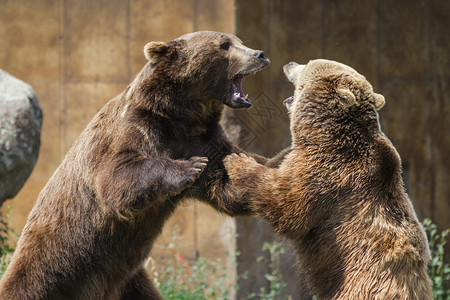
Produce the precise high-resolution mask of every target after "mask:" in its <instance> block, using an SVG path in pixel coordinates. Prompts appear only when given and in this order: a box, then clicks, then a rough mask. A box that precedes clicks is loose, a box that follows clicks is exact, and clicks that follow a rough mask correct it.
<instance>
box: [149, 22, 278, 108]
mask: <svg viewBox="0 0 450 300" xmlns="http://www.w3.org/2000/svg"><path fill="white" fill-rule="evenodd" d="M144 54H145V57H146V58H147V59H148V60H149V65H150V66H151V68H152V69H153V72H156V73H157V74H158V75H157V78H158V80H161V84H166V83H169V84H170V86H176V87H178V90H180V91H183V95H185V98H186V99H190V100H192V99H195V100H200V101H210V100H215V101H219V102H221V103H223V104H226V105H228V106H230V107H232V108H245V107H250V106H251V102H250V101H249V99H248V95H245V93H244V92H243V90H242V80H243V78H244V77H245V76H246V75H248V74H251V73H255V72H257V71H260V70H261V69H263V68H264V67H265V66H267V65H268V64H269V60H268V59H267V58H265V57H264V52H263V51H258V50H253V49H250V48H248V47H246V46H244V45H243V44H242V41H241V40H240V39H239V38H237V37H236V36H234V35H231V34H226V33H220V32H213V31H199V32H194V33H189V34H186V35H183V36H181V37H179V38H177V39H175V40H173V41H169V42H150V43H148V44H147V45H146V46H145V47H144Z"/></svg>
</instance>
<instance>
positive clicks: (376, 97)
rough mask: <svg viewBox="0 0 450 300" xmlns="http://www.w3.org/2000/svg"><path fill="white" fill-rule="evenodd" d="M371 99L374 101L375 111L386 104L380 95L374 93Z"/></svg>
mask: <svg viewBox="0 0 450 300" xmlns="http://www.w3.org/2000/svg"><path fill="white" fill-rule="evenodd" d="M373 98H374V100H375V109H376V110H380V109H381V108H382V107H383V106H384V103H386V102H385V100H384V96H383V95H381V94H377V93H374V97H373Z"/></svg>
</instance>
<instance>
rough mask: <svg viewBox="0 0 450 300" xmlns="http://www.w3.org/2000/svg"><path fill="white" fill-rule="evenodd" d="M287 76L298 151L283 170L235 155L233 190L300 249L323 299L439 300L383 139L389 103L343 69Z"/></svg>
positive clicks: (314, 68) (309, 69)
mask: <svg viewBox="0 0 450 300" xmlns="http://www.w3.org/2000/svg"><path fill="white" fill-rule="evenodd" d="M284 70H285V73H286V75H287V77H288V79H290V80H291V81H292V82H293V83H294V85H295V87H296V89H295V95H294V98H292V97H291V98H288V99H287V100H286V101H285V103H287V106H288V108H289V111H290V116H291V133H292V139H293V144H292V147H291V150H290V151H288V152H287V155H286V157H285V159H284V161H283V162H282V163H281V165H280V166H279V168H278V169H270V168H268V167H266V166H263V165H260V164H258V163H257V162H255V161H254V160H253V159H251V158H249V157H247V156H245V155H241V156H239V155H237V154H233V155H230V156H229V157H227V158H226V160H225V167H226V169H227V171H228V172H229V175H230V179H231V181H232V184H233V185H234V186H235V187H236V189H237V190H238V191H239V192H240V193H241V194H242V195H243V197H244V198H245V199H246V201H249V202H250V203H251V207H252V208H253V210H254V211H255V212H256V213H258V214H259V215H260V216H262V217H263V218H264V219H266V220H267V221H269V222H270V223H271V224H272V225H273V227H274V228H275V230H276V231H277V232H279V233H280V234H281V235H282V236H284V237H286V238H288V239H289V240H290V241H291V242H292V243H293V244H294V245H295V247H296V249H297V251H298V257H299V262H300V264H301V266H302V269H303V270H304V272H305V273H306V277H307V278H306V279H307V280H308V282H309V285H310V287H311V289H312V292H313V293H315V294H316V295H317V296H318V297H319V299H380V300H381V299H432V295H431V285H430V280H429V279H428V277H427V273H426V268H427V264H428V262H429V260H430V254H429V250H428V245H427V239H426V236H425V234H424V231H423V229H422V227H421V225H420V224H419V222H418V221H417V217H416V215H415V213H414V210H413V207H412V204H411V202H410V200H409V198H408V196H407V194H406V193H405V191H404V188H403V183H402V178H401V164H400V157H399V155H398V153H397V151H396V150H395V148H394V147H393V145H392V144H391V142H390V141H389V140H388V139H387V138H386V136H385V135H384V134H383V133H382V132H381V130H380V125H379V121H378V114H377V112H376V110H378V109H380V108H381V107H382V106H383V104H384V97H383V96H382V95H379V94H375V93H374V92H373V90H372V87H371V85H370V84H369V83H368V82H367V80H366V79H365V78H364V77H363V76H361V75H360V74H358V73H357V72H356V71H355V70H353V69H351V68H350V67H348V66H345V65H343V64H340V63H337V62H333V61H327V60H314V61H310V62H309V63H308V64H307V65H306V66H304V65H297V64H296V63H290V64H289V65H286V66H285V68H284Z"/></svg>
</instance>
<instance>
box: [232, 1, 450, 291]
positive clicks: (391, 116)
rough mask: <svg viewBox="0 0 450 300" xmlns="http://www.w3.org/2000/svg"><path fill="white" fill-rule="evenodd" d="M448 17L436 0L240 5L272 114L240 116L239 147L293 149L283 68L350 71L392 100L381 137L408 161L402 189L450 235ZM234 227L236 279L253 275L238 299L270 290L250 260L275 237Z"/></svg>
mask: <svg viewBox="0 0 450 300" xmlns="http://www.w3.org/2000/svg"><path fill="white" fill-rule="evenodd" d="M449 15H450V2H449V1H439V0H420V1H419V0H413V1H411V0H401V1H387V0H371V1H353V0H342V1H331V0H322V1H295V0H277V1H272V0H237V1H236V34H237V35H238V36H239V37H241V38H242V40H244V41H248V45H249V46H250V47H254V48H262V49H264V50H265V51H266V54H267V56H268V57H269V58H271V60H272V63H271V65H270V67H269V68H268V69H267V70H265V71H264V72H262V73H261V74H259V75H258V78H255V79H248V80H247V82H246V83H245V90H246V92H247V93H249V94H250V95H258V94H260V93H263V94H264V95H265V97H264V98H265V99H268V100H270V101H269V102H271V103H274V105H271V106H270V108H271V109H273V110H272V111H271V113H268V110H267V105H266V104H265V103H264V101H261V102H260V101H257V102H256V103H255V107H254V108H252V109H250V110H248V111H245V112H239V113H237V114H236V115H237V117H238V119H239V120H240V121H241V123H242V124H243V125H242V126H243V128H244V131H245V132H246V134H245V136H250V137H251V138H252V142H250V143H248V141H246V140H244V141H242V143H243V145H248V146H247V149H249V150H253V151H256V152H259V153H260V154H264V155H269V156H270V155H273V154H274V153H276V152H277V151H279V150H280V149H282V148H283V147H285V146H287V145H288V144H289V143H290V137H289V135H288V120H287V118H286V116H285V114H284V108H283V107H282V104H281V102H282V100H283V99H285V98H287V97H288V96H290V95H291V94H292V92H293V87H292V85H291V84H290V83H289V82H288V81H287V80H286V79H284V75H283V73H282V66H283V65H284V64H286V63H288V62H289V61H291V60H294V61H297V62H299V63H306V62H308V60H310V59H314V58H319V57H322V58H328V59H333V60H337V61H340V62H343V63H345V64H348V65H350V66H352V67H354V68H355V69H356V70H358V71H359V72H360V73H362V74H364V75H365V76H366V77H367V78H368V80H369V81H370V82H371V83H372V84H373V86H374V88H375V90H376V91H377V92H379V93H381V94H383V95H384V96H385V97H386V105H385V107H384V108H383V109H382V110H381V111H380V116H381V123H382V124H381V125H382V129H383V131H384V132H385V133H386V135H387V136H388V137H389V138H390V139H391V140H392V142H393V144H394V145H395V146H396V148H397V150H398V151H399V153H400V155H401V157H402V159H403V163H404V176H405V185H406V188H407V190H408V192H409V194H410V196H411V200H412V202H413V203H414V205H415V209H416V211H417V214H418V217H419V218H420V219H423V218H424V217H431V218H432V219H433V221H434V222H435V223H437V224H438V225H439V227H440V228H449V227H450V185H449V182H450V134H449V133H448V131H449V130H450V97H449V95H450V91H449V83H450V72H449V70H450V63H449V50H450V44H449V41H450V36H449V34H448V28H450V19H449V17H448V16H449ZM258 100H259V99H258ZM266 102H267V101H266ZM278 109H281V110H282V111H283V113H282V114H278ZM262 112H265V114H264V113H263V114H262ZM255 113H257V114H258V115H261V114H262V118H260V119H259V120H258V118H255V117H254V116H252V114H255ZM255 120H256V121H255ZM259 124H264V125H263V126H259ZM236 226H237V232H238V233H239V238H238V240H237V247H238V250H239V251H240V252H241V253H242V256H241V257H240V259H239V262H240V264H239V273H243V272H245V271H249V274H248V275H249V278H250V280H248V281H242V282H241V283H240V284H241V291H240V292H239V293H240V294H238V296H239V295H245V294H246V293H247V292H248V291H249V290H254V289H255V287H257V286H259V285H260V284H261V283H263V282H264V279H263V277H262V274H263V273H264V266H262V265H256V266H255V264H254V258H255V257H257V256H259V255H260V248H261V245H262V242H263V241H264V240H270V239H272V235H271V232H270V229H268V226H266V224H264V222H262V221H260V220H251V219H243V220H238V221H237V225H236ZM281 264H282V267H283V269H284V271H283V272H284V275H285V278H286V279H287V281H288V283H289V290H290V292H291V294H292V295H293V296H294V297H293V299H303V298H302V297H304V298H305V299H307V298H308V297H307V296H301V295H302V294H303V293H302V292H301V291H300V289H296V288H295V280H296V279H295V277H296V276H295V273H296V271H295V268H294V267H293V265H292V256H291V255H290V254H288V255H286V256H285V257H283V259H282V261H281Z"/></svg>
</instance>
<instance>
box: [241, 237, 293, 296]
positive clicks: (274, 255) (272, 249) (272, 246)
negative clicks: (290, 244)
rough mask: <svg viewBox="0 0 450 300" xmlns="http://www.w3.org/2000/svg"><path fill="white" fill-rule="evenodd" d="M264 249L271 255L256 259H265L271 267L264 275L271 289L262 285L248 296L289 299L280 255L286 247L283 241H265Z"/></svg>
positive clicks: (259, 260)
mask: <svg viewBox="0 0 450 300" xmlns="http://www.w3.org/2000/svg"><path fill="white" fill-rule="evenodd" d="M262 250H263V251H268V252H269V256H268V257H265V256H260V257H258V258H257V259H256V261H257V262H261V261H265V262H266V263H267V267H268V269H269V273H268V274H265V275H264V277H265V278H266V280H267V281H268V282H269V289H268V290H266V288H265V287H261V288H260V290H259V292H258V293H254V294H251V295H249V296H248V299H250V298H254V297H257V298H258V299H261V300H273V299H288V298H290V297H287V296H286V287H287V284H286V282H284V280H283V275H282V274H281V271H280V267H279V265H280V256H281V255H282V254H283V253H285V249H284V248H283V246H282V245H281V243H279V242H277V241H273V242H271V243H267V242H266V243H264V244H263V247H262Z"/></svg>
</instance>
